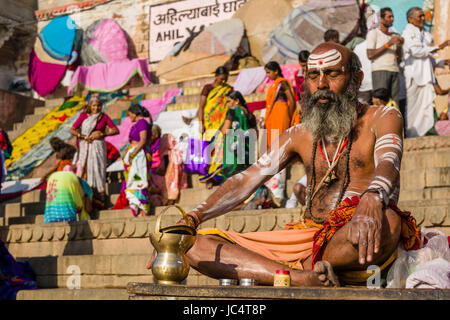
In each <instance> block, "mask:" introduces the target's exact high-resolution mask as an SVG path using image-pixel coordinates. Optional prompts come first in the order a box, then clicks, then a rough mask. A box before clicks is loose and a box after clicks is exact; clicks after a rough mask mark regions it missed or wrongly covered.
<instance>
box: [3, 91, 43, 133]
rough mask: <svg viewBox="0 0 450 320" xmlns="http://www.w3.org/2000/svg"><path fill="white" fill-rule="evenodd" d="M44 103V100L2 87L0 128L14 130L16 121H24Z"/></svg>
mask: <svg viewBox="0 0 450 320" xmlns="http://www.w3.org/2000/svg"><path fill="white" fill-rule="evenodd" d="M42 105H43V102H42V101H39V100H36V99H33V98H30V97H26V96H24V95H20V94H16V93H12V92H8V91H5V90H2V89H0V128H3V129H4V130H12V129H13V125H14V123H15V122H21V121H23V119H24V118H25V116H26V115H27V114H31V113H33V111H34V108H36V107H37V106H42Z"/></svg>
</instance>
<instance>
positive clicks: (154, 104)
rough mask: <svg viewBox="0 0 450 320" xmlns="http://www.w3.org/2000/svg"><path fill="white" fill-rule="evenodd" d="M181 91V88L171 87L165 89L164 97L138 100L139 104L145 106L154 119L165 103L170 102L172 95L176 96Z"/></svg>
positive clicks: (172, 98) (172, 99)
mask: <svg viewBox="0 0 450 320" xmlns="http://www.w3.org/2000/svg"><path fill="white" fill-rule="evenodd" d="M180 93H181V89H180V88H177V89H171V90H168V91H166V93H165V94H164V97H162V98H159V99H150V100H140V101H139V104H140V105H141V106H143V107H144V108H146V109H147V110H148V112H150V114H151V115H152V119H156V118H157V117H158V115H159V114H160V113H161V112H163V110H164V107H165V105H166V104H169V103H172V102H173V101H174V97H176V96H178V95H179V94H180Z"/></svg>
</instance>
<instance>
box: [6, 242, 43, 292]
mask: <svg viewBox="0 0 450 320" xmlns="http://www.w3.org/2000/svg"><path fill="white" fill-rule="evenodd" d="M26 289H37V285H36V274H35V273H34V271H33V269H32V268H31V266H30V265H29V263H28V262H17V261H16V260H15V259H14V258H13V256H12V255H11V254H10V253H9V251H8V249H6V246H5V244H4V242H3V241H1V240H0V300H15V299H16V295H17V291H19V290H26Z"/></svg>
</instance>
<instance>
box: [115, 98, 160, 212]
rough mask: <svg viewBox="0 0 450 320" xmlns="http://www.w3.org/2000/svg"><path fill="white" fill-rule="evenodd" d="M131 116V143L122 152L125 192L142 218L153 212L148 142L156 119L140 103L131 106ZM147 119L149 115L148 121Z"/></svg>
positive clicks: (132, 207) (133, 210)
mask: <svg viewBox="0 0 450 320" xmlns="http://www.w3.org/2000/svg"><path fill="white" fill-rule="evenodd" d="M128 116H129V117H130V119H131V122H133V123H135V124H134V125H133V127H131V130H130V134H129V136H128V140H129V145H128V146H126V147H125V150H124V151H123V153H122V161H123V164H124V168H125V170H124V176H125V181H126V186H125V190H124V191H125V195H126V198H127V200H128V203H129V205H130V208H131V212H132V213H133V215H134V216H135V217H136V216H138V217H142V216H146V215H149V214H150V202H149V197H150V193H149V181H150V177H151V168H152V157H151V152H150V146H149V144H150V141H151V136H152V125H153V121H152V118H151V116H150V113H149V112H148V111H147V109H145V108H144V107H142V106H140V105H138V104H132V105H131V106H130V108H129V109H128ZM145 118H149V122H147V121H146V120H145Z"/></svg>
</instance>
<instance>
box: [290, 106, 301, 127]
mask: <svg viewBox="0 0 450 320" xmlns="http://www.w3.org/2000/svg"><path fill="white" fill-rule="evenodd" d="M300 121H301V120H300V112H299V110H298V108H295V111H294V114H293V115H292V120H291V127H295V126H296V125H298V124H300Z"/></svg>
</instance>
